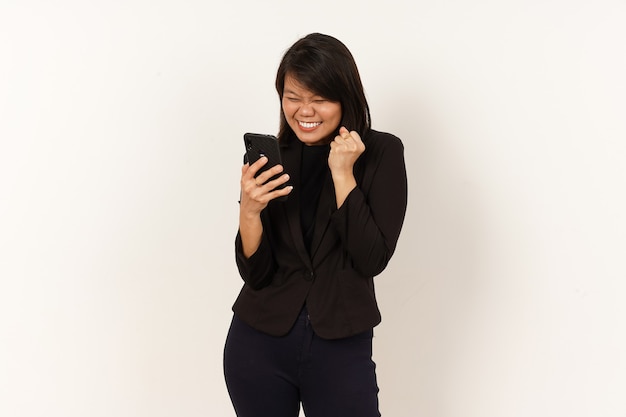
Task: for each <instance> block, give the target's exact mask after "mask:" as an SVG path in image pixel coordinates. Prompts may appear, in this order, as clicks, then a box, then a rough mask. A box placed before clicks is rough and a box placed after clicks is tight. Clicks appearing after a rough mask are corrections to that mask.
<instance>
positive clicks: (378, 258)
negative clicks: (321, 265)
mask: <svg viewBox="0 0 626 417" xmlns="http://www.w3.org/2000/svg"><path fill="white" fill-rule="evenodd" d="M368 146H369V145H368ZM369 152H371V154H369V155H368V157H367V160H366V161H364V163H365V166H364V171H365V174H364V176H363V177H364V178H367V180H365V181H364V182H365V183H364V184H359V185H358V186H357V187H354V188H353V189H352V190H351V191H350V192H349V194H348V195H347V197H346V198H345V200H344V201H343V204H342V205H341V206H338V209H337V211H336V212H334V213H333V214H332V216H331V221H332V223H333V225H334V227H335V229H336V230H337V232H338V233H339V235H340V237H341V240H342V242H343V246H344V248H345V250H346V251H347V253H348V254H349V255H350V258H351V261H352V263H353V267H354V268H355V269H356V270H357V271H359V273H361V274H362V275H365V276H375V275H377V274H379V273H380V272H382V271H383V270H384V269H385V267H386V266H387V264H388V262H389V260H390V259H391V256H392V255H393V252H394V250H395V247H396V243H397V241H398V238H399V236H400V231H401V229H402V224H403V222H404V215H405V212H406V205H407V178H406V168H405V164H404V147H403V145H402V143H401V142H400V140H399V139H397V138H395V137H394V136H391V135H389V136H387V137H384V138H381V139H380V142H379V143H378V144H377V145H376V146H375V147H373V148H372V149H369ZM362 187H366V189H364V188H362Z"/></svg>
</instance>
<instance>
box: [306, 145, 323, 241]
mask: <svg viewBox="0 0 626 417" xmlns="http://www.w3.org/2000/svg"><path fill="white" fill-rule="evenodd" d="M329 150H330V145H320V146H303V147H302V165H301V166H300V170H301V171H300V178H301V180H300V224H301V225H302V235H303V236H304V243H305V244H306V248H307V250H308V251H309V253H310V252H311V240H312V239H313V230H314V229H315V213H316V212H317V204H318V202H319V197H320V193H321V191H322V186H323V185H324V180H325V179H326V174H327V173H328V171H329V169H328V152H329Z"/></svg>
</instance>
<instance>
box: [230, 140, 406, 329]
mask: <svg viewBox="0 0 626 417" xmlns="http://www.w3.org/2000/svg"><path fill="white" fill-rule="evenodd" d="M363 142H364V144H365V148H366V149H365V152H363V154H362V155H361V156H360V157H359V159H358V160H357V162H356V164H355V166H354V173H355V177H356V181H357V187H356V188H355V189H354V190H352V191H351V192H350V194H349V195H348V197H347V199H346V200H345V202H344V204H343V205H342V206H341V207H340V208H339V209H337V204H336V200H335V191H334V186H333V182H332V178H331V175H330V169H328V172H327V174H326V180H325V183H324V185H323V189H322V192H321V195H320V200H319V205H318V208H317V213H316V218H315V231H314V235H313V241H312V243H311V255H309V252H308V251H307V249H306V246H305V243H304V239H303V235H302V229H301V226H300V195H299V190H298V185H299V184H300V160H301V150H302V146H303V145H302V143H301V142H300V141H299V140H297V139H291V140H287V141H284V142H281V145H280V146H281V155H282V159H283V166H284V168H285V172H287V173H288V174H289V175H290V177H291V183H292V184H293V185H294V189H293V191H292V192H291V193H290V195H289V198H288V199H287V201H284V202H281V201H271V202H270V203H269V204H268V206H267V207H266V208H265V209H264V210H263V212H261V220H262V223H263V237H262V241H261V245H260V247H259V248H258V250H257V251H256V252H255V253H254V254H253V255H252V256H251V257H250V258H248V259H246V257H245V256H244V255H243V251H242V246H241V237H240V235H239V233H238V234H237V237H236V239H235V252H236V262H237V267H238V269H239V273H240V274H241V277H242V278H243V280H244V282H245V284H244V285H243V288H242V290H241V292H240V294H239V296H238V297H237V300H236V301H235V304H234V306H233V311H234V312H235V314H236V315H237V316H238V317H239V318H240V319H242V320H243V321H245V322H246V323H248V324H249V325H250V326H252V327H254V328H256V329H257V330H260V331H262V332H265V333H267V334H270V335H274V336H282V335H285V334H286V333H287V332H289V330H290V329H291V327H292V326H293V324H294V322H295V320H296V318H297V317H298V314H299V312H300V310H301V309H302V306H303V305H304V304H305V303H306V306H307V309H308V313H309V316H310V319H311V325H312V326H313V329H314V331H315V333H316V334H317V335H318V336H320V337H323V338H327V339H336V338H342V337H347V336H351V335H354V334H357V333H360V332H363V331H366V330H369V329H371V328H372V327H374V326H376V325H377V324H378V323H380V320H381V316H380V312H379V310H378V306H377V303H376V297H375V295H374V280H373V277H374V276H376V275H378V274H380V273H381V272H382V271H383V269H385V267H386V266H387V263H388V262H389V259H390V258H391V255H392V254H393V252H394V250H395V247H396V242H397V241H398V237H399V235H400V229H401V228H402V223H403V221H404V215H405V211H406V204H407V178H406V169H405V164H404V147H403V145H402V142H401V141H400V139H398V138H397V137H395V136H393V135H390V134H388V133H383V132H377V131H374V130H371V131H370V132H369V133H368V134H367V135H365V136H364V137H363Z"/></svg>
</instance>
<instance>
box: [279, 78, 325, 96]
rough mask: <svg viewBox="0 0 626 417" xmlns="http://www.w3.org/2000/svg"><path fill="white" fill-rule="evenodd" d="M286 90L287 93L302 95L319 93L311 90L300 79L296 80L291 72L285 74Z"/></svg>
mask: <svg viewBox="0 0 626 417" xmlns="http://www.w3.org/2000/svg"><path fill="white" fill-rule="evenodd" d="M284 90H285V91H284V93H285V94H295V95H298V96H301V97H313V96H318V95H319V94H317V93H315V92H313V91H311V90H309V89H308V88H307V87H305V86H304V85H302V84H301V83H300V82H299V81H298V80H296V79H295V78H294V77H293V76H291V75H289V74H287V75H286V76H285V84H284Z"/></svg>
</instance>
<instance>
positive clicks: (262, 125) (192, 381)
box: [0, 0, 626, 417]
mask: <svg viewBox="0 0 626 417" xmlns="http://www.w3.org/2000/svg"><path fill="white" fill-rule="evenodd" d="M624 22H626V3H625V2H624V1H623V0H614V1H608V0H600V1H589V0H587V1H580V0H578V1H577V0H573V1H572V0H525V1H523V0H516V1H496V0H491V1H487V0H474V1H467V2H463V1H445V2H433V1H423V0H408V1H385V2H374V1H372V2H368V1H363V0H361V1H326V0H320V1H317V2H292V1H278V0H273V1H263V2H262V1H253V0H249V1H237V0H234V1H228V2H218V1H207V0H204V1H200V0H195V1H173V0H160V1H148V0H144V1H142V0H125V1H121V0H120V1H106V2H105V1H99V2H98V1H90V2H86V1H68V0H65V1H64V0H60V1H43V0H42V1H35V0H21V1H18V0H0V415H2V416H3V417H21V416H28V417H31V416H42V417H43V416H46V417H48V416H55V417H56V416H59V417H85V416H89V417H100V416H107V417H108V416H111V417H113V416H115V417H135V416H139V417H143V416H146V417H148V416H149V417H161V416H168V417H169V416H186V417H194V416H234V413H233V411H232V407H231V404H230V401H229V399H228V395H227V392H226V389H225V386H224V383H223V376H222V349H223V343H224V338H225V334H226V330H227V327H228V325H229V321H230V317H231V313H230V307H231V304H232V302H233V301H234V299H235V297H236V295H237V292H238V290H239V288H240V285H241V281H240V278H239V276H238V274H237V272H236V268H235V264H234V255H233V254H234V244H233V241H234V235H235V232H236V228H237V210H238V205H237V200H238V192H239V191H238V185H239V184H238V182H239V172H240V165H241V160H242V154H243V144H242V134H243V133H244V132H245V131H257V132H264V133H275V132H276V130H277V125H278V106H279V101H278V99H277V97H276V94H275V91H274V87H273V81H274V76H275V71H276V68H277V66H278V63H279V60H280V58H281V56H282V53H283V52H284V51H285V49H286V48H287V47H289V46H290V45H291V44H292V43H293V42H294V41H295V40H297V39H298V38H299V37H300V36H303V35H305V34H307V33H309V32H313V31H319V32H324V33H328V34H331V35H334V36H336V37H338V38H339V39H341V40H342V41H343V42H344V43H345V44H346V45H347V46H348V47H349V48H350V49H351V51H352V52H353V54H354V56H355V58H356V60H357V63H358V65H359V68H360V70H361V74H362V77H363V82H364V84H365V88H366V92H367V95H368V98H369V100H370V104H371V108H372V116H373V122H374V128H376V129H378V130H383V131H389V132H391V133H394V134H396V135H397V136H399V137H400V138H402V140H403V141H404V144H405V148H406V160H407V166H408V173H409V182H410V190H409V191H410V196H409V197H410V199H409V200H410V201H409V208H408V212H407V218H406V223H405V228H404V230H403V234H402V236H401V239H400V242H399V246H398V250H397V252H396V255H395V257H394V259H393V260H392V262H391V264H390V266H389V268H388V269H387V271H385V273H383V275H381V276H380V277H378V278H377V281H376V282H377V293H378V297H379V301H380V306H381V310H382V312H383V323H382V324H381V325H380V326H379V327H378V328H377V329H376V337H375V360H376V362H377V364H378V376H379V385H380V387H381V392H380V401H381V411H382V413H383V415H384V416H400V417H414V416H428V417H502V416H507V417H518V416H520V417H521V416H550V417H552V416H569V417H582V416H589V417H624V416H626V401H625V400H624V393H626V355H625V352H626V324H625V319H624V318H625V317H626V302H625V296H626V280H625V279H626V256H625V253H626V220H625V216H624V213H626V197H625V195H624V192H625V190H626V121H625V120H626V117H625V115H626V81H625V80H626V77H625V74H626V42H625V40H626V25H625V24H624Z"/></svg>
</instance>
